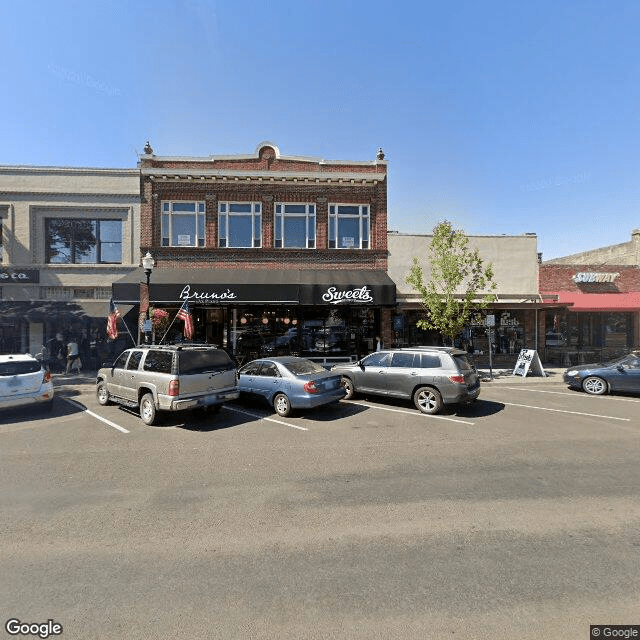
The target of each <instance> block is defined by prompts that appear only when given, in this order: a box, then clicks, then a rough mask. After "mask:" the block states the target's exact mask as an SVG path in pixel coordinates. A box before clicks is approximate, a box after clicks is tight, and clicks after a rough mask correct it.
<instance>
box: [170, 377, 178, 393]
mask: <svg viewBox="0 0 640 640" xmlns="http://www.w3.org/2000/svg"><path fill="white" fill-rule="evenodd" d="M179 394H180V381H179V380H172V381H171V382H170V383H169V395H170V396H177V395H179Z"/></svg>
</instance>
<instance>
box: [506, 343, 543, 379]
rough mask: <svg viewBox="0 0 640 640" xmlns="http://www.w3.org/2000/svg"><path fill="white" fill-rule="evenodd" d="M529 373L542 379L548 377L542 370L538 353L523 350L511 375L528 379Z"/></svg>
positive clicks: (533, 350) (531, 350) (532, 350)
mask: <svg viewBox="0 0 640 640" xmlns="http://www.w3.org/2000/svg"><path fill="white" fill-rule="evenodd" d="M529 373H532V374H534V375H537V376H542V377H545V376H546V375H547V374H546V373H545V372H544V369H543V368H542V362H540V356H539V355H538V352H537V351H536V350H535V349H521V350H520V355H518V361H517V362H516V366H515V368H514V370H513V373H512V374H511V375H514V376H522V377H523V378H526V377H527V375H528V374H529Z"/></svg>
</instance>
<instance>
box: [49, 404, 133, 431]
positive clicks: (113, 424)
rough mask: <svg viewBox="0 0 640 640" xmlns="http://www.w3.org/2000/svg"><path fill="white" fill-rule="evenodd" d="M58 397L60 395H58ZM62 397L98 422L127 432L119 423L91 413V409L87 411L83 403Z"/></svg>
mask: <svg viewBox="0 0 640 640" xmlns="http://www.w3.org/2000/svg"><path fill="white" fill-rule="evenodd" d="M58 397H60V396H58ZM62 399H63V400H64V401H65V402H68V403H69V404H71V405H73V406H74V407H77V408H78V409H81V410H82V411H84V412H85V413H88V414H89V415H90V416H91V417H92V418H95V419H96V420H100V422H104V423H105V424H107V425H109V426H110V427H113V428H114V429H117V430H118V431H122V433H129V431H127V429H125V428H124V427H121V426H120V425H119V424H116V423H115V422H111V420H107V419H106V418H103V417H102V416H99V415H98V414H97V413H93V411H89V409H87V407H85V406H84V405H82V404H80V403H79V402H76V401H75V400H71V399H70V398H62Z"/></svg>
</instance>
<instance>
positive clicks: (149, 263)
mask: <svg viewBox="0 0 640 640" xmlns="http://www.w3.org/2000/svg"><path fill="white" fill-rule="evenodd" d="M153 265H154V260H153V256H152V255H151V254H150V253H149V252H148V251H147V255H146V256H145V257H144V258H142V267H143V268H144V273H145V275H146V276H147V295H148V296H149V298H150V297H151V296H150V292H149V281H150V280H151V272H152V271H153ZM149 306H150V305H149V301H147V322H148V321H150V320H151V315H150V313H149ZM149 333H150V332H149V331H145V332H144V341H145V344H149V342H150V339H149Z"/></svg>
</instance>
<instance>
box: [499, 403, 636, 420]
mask: <svg viewBox="0 0 640 640" xmlns="http://www.w3.org/2000/svg"><path fill="white" fill-rule="evenodd" d="M502 404H504V405H506V406H508V407H522V408H523V409H538V410H539V411H553V412H555V413H570V414H572V415H574V416H587V417H589V418H604V419H605V420H620V421H621V422H631V418H617V417H616V416H604V415H602V414H599V413H583V412H582V411H568V410H567V409H552V408H551V407H534V406H532V405H528V404H516V403H515V402H503V403H502Z"/></svg>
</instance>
